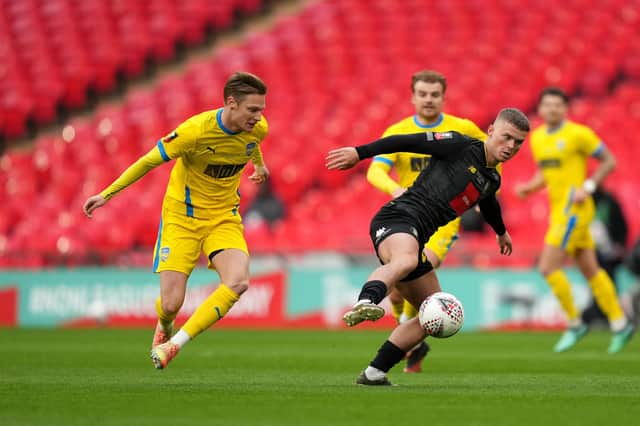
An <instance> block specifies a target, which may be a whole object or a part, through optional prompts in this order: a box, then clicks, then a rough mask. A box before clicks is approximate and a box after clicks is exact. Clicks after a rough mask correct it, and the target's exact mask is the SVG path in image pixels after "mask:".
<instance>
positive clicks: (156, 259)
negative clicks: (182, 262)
mask: <svg viewBox="0 0 640 426" xmlns="http://www.w3.org/2000/svg"><path fill="white" fill-rule="evenodd" d="M161 240H162V216H160V225H159V226H158V241H156V255H155V256H154V258H153V272H158V264H159V263H160V241H161Z"/></svg>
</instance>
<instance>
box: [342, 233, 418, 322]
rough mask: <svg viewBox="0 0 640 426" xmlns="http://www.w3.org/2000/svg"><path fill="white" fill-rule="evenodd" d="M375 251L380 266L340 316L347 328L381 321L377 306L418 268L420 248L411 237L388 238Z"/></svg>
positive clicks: (380, 312) (398, 234)
mask: <svg viewBox="0 0 640 426" xmlns="http://www.w3.org/2000/svg"><path fill="white" fill-rule="evenodd" d="M377 250H378V257H379V258H380V261H381V262H382V263H383V264H382V266H380V267H378V268H377V269H376V270H374V271H373V272H372V273H371V275H370V276H369V278H368V280H367V282H366V283H365V284H364V285H363V286H362V290H361V291H360V295H359V296H358V302H356V304H355V305H354V307H353V308H352V309H351V310H350V311H349V312H347V313H346V314H345V315H344V317H343V320H344V322H345V323H346V324H347V325H348V326H349V327H352V326H354V325H356V324H359V323H361V322H362V321H366V320H367V321H377V320H378V319H380V318H382V316H384V309H382V307H380V306H378V304H379V303H380V302H381V301H382V299H384V298H385V296H386V295H387V292H388V291H389V289H390V288H393V286H394V285H395V284H396V283H397V282H398V281H400V280H401V279H402V278H404V277H406V276H407V275H409V274H410V273H411V271H413V270H414V269H415V268H416V267H417V265H418V261H419V258H418V253H419V251H420V245H419V244H418V241H417V240H416V238H415V237H414V236H413V235H412V234H409V233H403V232H398V233H394V234H390V235H388V236H387V237H386V238H384V240H382V241H381V242H380V243H379V245H378V247H377Z"/></svg>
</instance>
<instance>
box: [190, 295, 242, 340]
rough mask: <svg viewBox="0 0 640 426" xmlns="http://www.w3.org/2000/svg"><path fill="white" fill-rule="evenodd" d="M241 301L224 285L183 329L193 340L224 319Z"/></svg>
mask: <svg viewBox="0 0 640 426" xmlns="http://www.w3.org/2000/svg"><path fill="white" fill-rule="evenodd" d="M238 299H240V296H238V295H237V294H236V293H234V292H233V290H231V289H230V288H229V287H227V286H226V285H224V284H220V286H219V287H218V288H217V289H216V291H214V292H213V293H211V295H210V296H209V297H207V299H206V300H205V301H204V302H202V304H201V305H200V306H198V309H196V311H195V312H194V313H193V315H191V317H190V318H189V319H188V320H187V322H186V323H185V324H184V326H182V329H183V330H184V331H186V332H187V334H189V336H190V337H191V338H192V339H193V338H194V337H196V336H197V335H198V334H200V333H202V332H203V331H204V330H206V329H207V328H209V327H211V326H212V325H213V324H214V323H216V322H217V321H218V320H220V319H222V317H224V316H225V314H226V313H227V312H229V309H231V307H232V306H233V305H234V303H236V302H237V301H238Z"/></svg>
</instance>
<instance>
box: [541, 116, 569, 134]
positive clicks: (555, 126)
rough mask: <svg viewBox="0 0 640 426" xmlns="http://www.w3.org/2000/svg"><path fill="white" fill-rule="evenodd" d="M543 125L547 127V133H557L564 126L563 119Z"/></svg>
mask: <svg viewBox="0 0 640 426" xmlns="http://www.w3.org/2000/svg"><path fill="white" fill-rule="evenodd" d="M545 124H546V125H547V133H553V132H557V131H558V130H560V129H561V128H562V126H564V119H563V120H560V121H557V122H553V123H551V122H548V123H545Z"/></svg>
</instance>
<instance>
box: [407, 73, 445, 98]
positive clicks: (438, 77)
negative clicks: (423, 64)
mask: <svg viewBox="0 0 640 426" xmlns="http://www.w3.org/2000/svg"><path fill="white" fill-rule="evenodd" d="M419 81H424V82H425V83H440V84H441V85H442V94H444V92H446V91H447V79H446V78H445V76H444V75H442V74H440V73H439V72H438V71H433V70H422V71H418V72H417V73H415V74H413V75H412V76H411V93H413V92H415V87H416V83H417V82H419Z"/></svg>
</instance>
